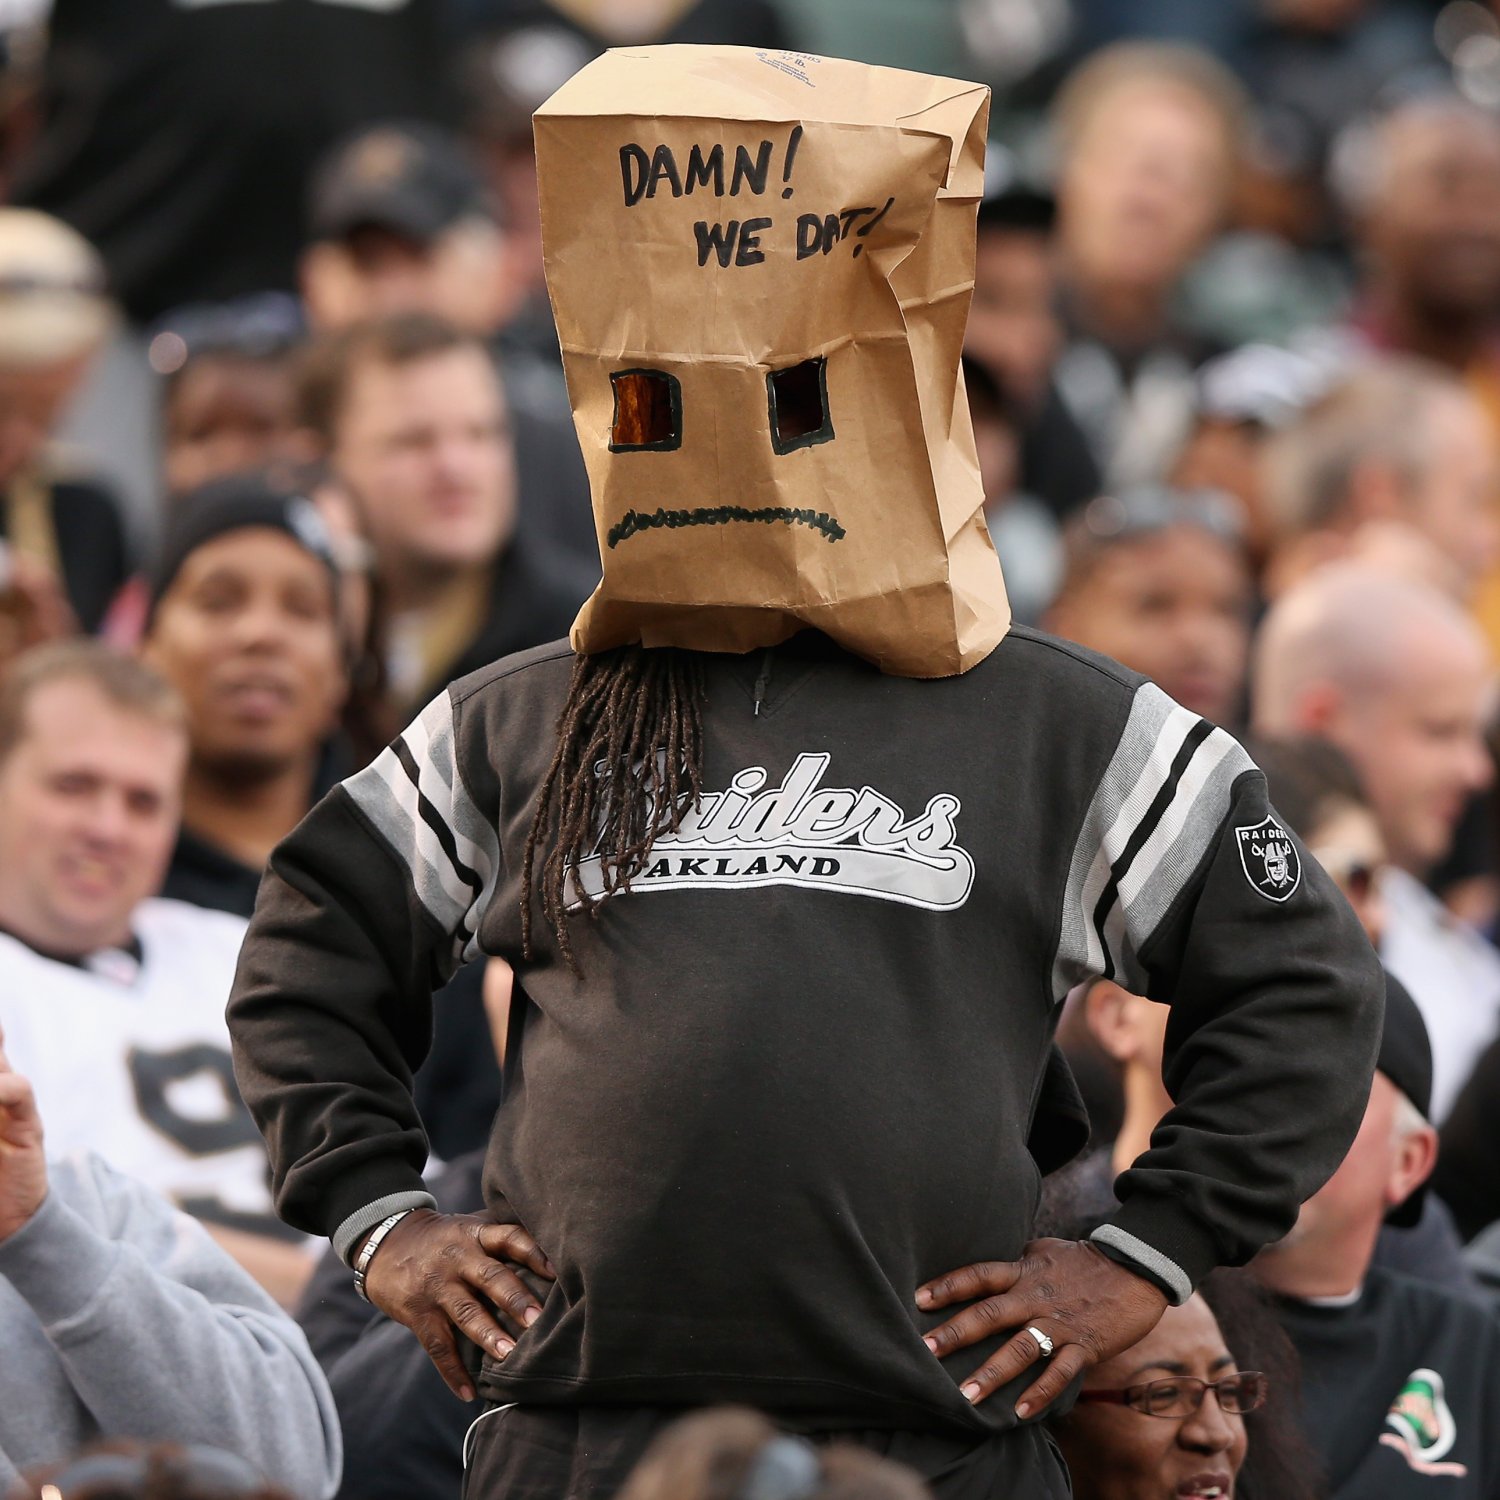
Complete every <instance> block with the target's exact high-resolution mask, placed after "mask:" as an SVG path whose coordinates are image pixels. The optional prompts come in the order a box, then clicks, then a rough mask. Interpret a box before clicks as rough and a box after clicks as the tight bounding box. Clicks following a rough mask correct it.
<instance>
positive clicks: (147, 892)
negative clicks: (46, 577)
mask: <svg viewBox="0 0 1500 1500" xmlns="http://www.w3.org/2000/svg"><path fill="white" fill-rule="evenodd" d="M187 748H188V746H187V729H186V724H185V720H184V715H183V710H182V705H181V703H180V702H179V700H178V699H177V696H176V694H175V693H174V692H173V691H172V689H171V688H170V687H169V686H168V685H167V683H166V682H165V681H163V680H162V679H161V678H160V677H158V676H157V675H156V674H155V673H154V672H153V671H151V670H150V669H149V668H147V667H145V666H143V665H141V664H140V663H138V662H133V661H130V660H128V659H126V658H123V657H119V656H116V655H115V654H113V653H111V652H109V651H107V650H106V649H105V648H103V647H102V646H99V645H97V644H95V643H93V642H86V641H74V642H68V643H65V644H62V645H57V646H50V647H45V648H43V649H41V650H39V651H36V652H33V653H31V654H29V655H28V656H25V657H23V658H22V659H21V660H20V662H19V663H18V664H17V666H16V667H15V669H14V670H13V672H12V673H11V674H10V675H9V676H8V677H7V678H6V679H5V682H4V685H3V687H0V1025H3V1027H4V1029H5V1034H6V1036H7V1038H8V1049H9V1051H10V1054H11V1057H12V1059H13V1061H14V1063H15V1065H16V1066H17V1067H18V1068H20V1069H22V1070H23V1071H24V1072H25V1073H27V1074H28V1075H29V1076H30V1078H31V1080H32V1082H33V1084H34V1086H35V1089H36V1095H37V1100H38V1103H39V1105H40V1107H41V1109H42V1111H43V1113H44V1115H45V1117H46V1119H47V1122H48V1135H49V1142H50V1148H51V1150H52V1151H53V1152H54V1153H55V1154H67V1153H70V1152H73V1151H78V1150H85V1149H88V1150H93V1151H96V1152H98V1153H99V1154H100V1155H101V1156H103V1157H104V1158H105V1159H106V1160H107V1161H108V1162H109V1163H110V1164H111V1165H112V1166H114V1167H116V1168H118V1169H119V1170H121V1171H124V1172H127V1173H129V1174H130V1175H131V1176H133V1177H136V1178H138V1179H139V1180H141V1181H143V1182H145V1183H147V1184H148V1185H149V1186H151V1187H153V1188H155V1189H156V1190H157V1191H158V1192H161V1193H163V1194H164V1195H166V1196H167V1197H168V1198H170V1199H172V1200H173V1201H174V1202H175V1203H176V1204H177V1205H178V1206H179V1207H181V1208H183V1209H185V1210H186V1211H187V1212H189V1213H191V1214H192V1215H194V1216H195V1217H196V1218H199V1219H201V1220H202V1221H204V1223H205V1224H206V1225H207V1226H208V1227H209V1229H210V1232H211V1233H213V1235H214V1237H215V1238H216V1239H218V1240H219V1241H220V1243H221V1244H223V1245H224V1247H225V1248H226V1249H228V1250H229V1251H230V1253H231V1254H233V1255H234V1256H235V1258H236V1259H238V1260H239V1261H240V1262H241V1263H242V1264H243V1265H244V1266H245V1267H246V1268H247V1269H248V1270H250V1271H251V1273H252V1274H254V1275H255V1276H256V1277H257V1279H258V1280H260V1281H261V1283H262V1284H263V1285H264V1286H265V1287H266V1288H267V1289H268V1290H269V1291H271V1292H272V1294H273V1295H275V1296H277V1297H278V1298H279V1299H280V1300H282V1301H284V1302H289V1301H290V1300H292V1299H293V1298H294V1297H295V1296H296V1294H297V1292H298V1291H299V1290H300V1287H301V1284H302V1281H303V1279H304V1277H305V1275H306V1272H307V1270H308V1269H309V1259H308V1255H307V1253H306V1251H305V1249H304V1247H303V1245H302V1244H301V1243H300V1236H294V1237H291V1238H289V1236H288V1231H286V1230H285V1229H283V1228H282V1227H281V1226H280V1225H279V1224H278V1223H277V1222H276V1220H275V1218H274V1216H273V1214H272V1212H271V1202H270V1196H269V1190H268V1186H267V1178H266V1158H265V1149H264V1147H263V1146H262V1144H261V1142H260V1138H259V1135H258V1133H257V1131H256V1129H255V1126H254V1124H253V1123H252V1122H251V1119H250V1116H249V1113H248V1112H247V1111H246V1109H245V1107H244V1105H243V1104H242V1103H241V1101H240V1097H239V1093H238V1090H237V1089H236V1087H235V1082H234V1074H233V1070H232V1068H231V1066H230V1057H229V1034H228V1031H227V1030H226V1028H225V1024H224V1002H225V1000H226V999H227V997H228V994H229V986H230V982H231V980H232V979H233V976H234V965H235V960H236V957H237V955H238V953H239V945H240V939H241V936H242V935H243V932H244V926H245V924H244V923H243V922H242V921H241V920H240V919H239V918H237V917H231V916H226V915H224V914H222V913H219V912H209V911H203V910H200V909H199V908H197V907H192V906H188V905H185V904H184V903H181V902H177V901H166V900H160V899H153V898H152V892H153V891H155V890H156V889H157V888H158V886H159V885H160V883H161V878H162V873H163V870H164V869H165V866H166V862H167V859H168V857H169V856H170V854H171V851H172V846H173V840H174V839H175V837H176V833H177V821H178V813H179V809H180V805H181V783H182V774H183V768H184V765H185V763H186V759H187Z"/></svg>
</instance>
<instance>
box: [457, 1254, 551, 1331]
mask: <svg viewBox="0 0 1500 1500" xmlns="http://www.w3.org/2000/svg"><path fill="white" fill-rule="evenodd" d="M465 1274H466V1275H467V1277H468V1279H469V1281H470V1282H471V1283H472V1284H473V1285H474V1286H476V1287H478V1288H479V1290H480V1291H482V1292H483V1293H484V1295H485V1296H486V1297H487V1298H488V1299H489V1300H490V1301H491V1302H492V1303H494V1305H495V1306H496V1307H497V1308H498V1309H499V1310H500V1312H501V1313H502V1314H504V1315H505V1316H507V1317H509V1318H511V1319H513V1320H514V1321H515V1323H516V1326H517V1327H518V1328H523V1329H524V1328H530V1327H531V1325H532V1324H533V1323H535V1322H536V1320H537V1319H538V1318H539V1317H541V1315H542V1304H541V1303H540V1302H539V1301H537V1298H536V1294H535V1293H534V1292H533V1291H532V1290H531V1288H530V1287H529V1286H527V1285H526V1283H525V1282H524V1281H522V1280H521V1278H520V1277H519V1276H517V1275H516V1273H515V1272H514V1271H512V1270H511V1269H510V1267H509V1266H507V1265H504V1264H503V1263H502V1262H500V1261H498V1260H489V1259H484V1260H481V1261H480V1262H479V1263H478V1264H477V1265H476V1266H474V1267H473V1268H472V1269H469V1268H467V1267H466V1268H465Z"/></svg>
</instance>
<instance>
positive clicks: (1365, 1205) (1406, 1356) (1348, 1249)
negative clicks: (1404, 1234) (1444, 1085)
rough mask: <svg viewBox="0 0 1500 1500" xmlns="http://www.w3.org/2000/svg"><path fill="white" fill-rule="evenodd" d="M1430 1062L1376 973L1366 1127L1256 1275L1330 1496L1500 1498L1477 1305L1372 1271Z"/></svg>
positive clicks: (1426, 1100)
mask: <svg viewBox="0 0 1500 1500" xmlns="http://www.w3.org/2000/svg"><path fill="white" fill-rule="evenodd" d="M1431 1091H1432V1054H1431V1051H1430V1049H1429V1047H1428V1044H1427V1034H1426V1028H1425V1027H1424V1025H1423V1022H1422V1016H1421V1013H1420V1012H1419V1011H1418V1010H1417V1007H1416V1005H1415V1003H1414V1002H1413V1001H1412V999H1411V997H1410V996H1409V995H1408V994H1407V993H1406V991H1405V989H1404V988H1403V987H1402V986H1401V985H1399V984H1398V983H1397V982H1396V981H1395V980H1393V979H1391V978H1389V976H1388V977H1387V985H1386V1007H1385V1029H1384V1035H1383V1039H1382V1042H1381V1049H1380V1058H1379V1061H1378V1063H1377V1072H1376V1075H1375V1080H1374V1083H1373V1085H1372V1088H1371V1093H1370V1103H1369V1107H1368V1109H1367V1110H1366V1113H1365V1119H1364V1124H1363V1125H1362V1126H1361V1128H1360V1132H1359V1135H1358V1136H1357V1137H1356V1139H1355V1142H1354V1144H1353V1145H1352V1146H1351V1147H1350V1148H1349V1154H1348V1156H1347V1157H1346V1158H1345V1160H1344V1164H1343V1165H1342V1166H1341V1167H1340V1168H1339V1170H1338V1171H1337V1172H1336V1173H1335V1174H1334V1175H1333V1177H1332V1178H1330V1179H1329V1181H1328V1183H1327V1184H1326V1185H1325V1186H1324V1187H1323V1188H1322V1189H1321V1190H1320V1191H1319V1192H1318V1193H1316V1194H1315V1195H1314V1196H1313V1197H1312V1198H1311V1199H1310V1200H1309V1201H1308V1202H1307V1203H1306V1204H1305V1205H1304V1206H1303V1209H1302V1213H1301V1215H1300V1217H1299V1218H1298V1221H1297V1224H1296V1226H1295V1227H1294V1228H1293V1230H1292V1232H1291V1233H1290V1234H1289V1235H1287V1236H1286V1238H1285V1239H1283V1240H1282V1241H1281V1242H1280V1243H1278V1244H1276V1245H1272V1246H1270V1247H1268V1248H1267V1249H1266V1250H1264V1251H1262V1252H1261V1254H1260V1255H1259V1256H1258V1257H1257V1258H1256V1260H1255V1262H1254V1264H1253V1269H1254V1271H1255V1273H1256V1275H1257V1276H1258V1277H1259V1279H1260V1281H1261V1282H1262V1284H1263V1285H1265V1286H1266V1287H1268V1288H1269V1289H1270V1290H1271V1291H1273V1292H1274V1293H1276V1295H1277V1299H1278V1300H1277V1313H1278V1316H1279V1318H1280V1319H1281V1323H1282V1326H1283V1327H1284V1328H1285V1329H1286V1331H1287V1333H1288V1335H1289V1336H1290V1337H1291V1340H1292V1342H1293V1344H1295V1345H1296V1347H1297V1352H1298V1354H1299V1356H1300V1357H1301V1360H1302V1376H1303V1382H1302V1389H1303V1429H1304V1431H1305V1432H1306V1435H1307V1437H1308V1439H1309V1441H1310V1442H1311V1443H1312V1445H1313V1447H1314V1448H1315V1449H1316V1450H1317V1452H1318V1454H1319V1456H1320V1458H1321V1460H1322V1464H1323V1468H1324V1471H1325V1476H1326V1479H1327V1484H1328V1490H1327V1493H1328V1495H1329V1497H1330V1500H1367V1497H1369V1496H1373V1495H1379V1496H1380V1497H1381V1500H1404V1497H1407V1496H1413V1497H1421V1496H1428V1495H1431V1494H1432V1493H1433V1481H1434V1478H1435V1477H1439V1478H1441V1480H1442V1487H1443V1491H1444V1493H1445V1494H1447V1495H1450V1496H1453V1497H1455V1500H1468V1497H1482V1500H1494V1497H1496V1496H1500V1428H1497V1426H1496V1424H1495V1420H1494V1415H1495V1412H1496V1410H1497V1409H1500V1326H1497V1325H1496V1323H1495V1321H1494V1319H1493V1318H1492V1317H1491V1316H1490V1314H1489V1312H1488V1310H1487V1308H1486V1307H1485V1305H1484V1304H1483V1303H1482V1302H1481V1301H1479V1300H1478V1299H1477V1298H1476V1297H1473V1296H1471V1295H1467V1294H1464V1293H1461V1292H1456V1291H1453V1290H1451V1289H1449V1288H1447V1287H1441V1286H1437V1285H1434V1284H1433V1283H1431V1282H1429V1281H1419V1280H1417V1279H1416V1278H1414V1277H1408V1276H1405V1275H1402V1274H1401V1273H1399V1272H1394V1271H1387V1270H1385V1269H1383V1268H1382V1267H1379V1266H1377V1265H1375V1264H1373V1263H1372V1255H1373V1252H1374V1248H1375V1242H1376V1238H1377V1235H1378V1234H1379V1231H1380V1226H1381V1223H1382V1221H1384V1220H1386V1219H1387V1218H1388V1217H1395V1218H1396V1219H1398V1220H1403V1221H1405V1222H1412V1220H1413V1219H1414V1217H1415V1215H1416V1213H1417V1212H1418V1207H1417V1198H1418V1195H1419V1194H1420V1192H1421V1190H1422V1186H1423V1183H1424V1182H1425V1180H1426V1178H1427V1176H1428V1174H1429V1173H1430V1172H1431V1170H1432V1165H1433V1160H1434V1157H1435V1154H1436V1149H1437V1137H1436V1132H1435V1131H1434V1130H1433V1129H1432V1127H1431V1126H1430V1125H1429V1124H1428V1123H1427V1121H1426V1111H1427V1109H1428V1108H1429V1107H1430V1100H1431Z"/></svg>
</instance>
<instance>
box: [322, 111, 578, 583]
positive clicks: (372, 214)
mask: <svg viewBox="0 0 1500 1500" xmlns="http://www.w3.org/2000/svg"><path fill="white" fill-rule="evenodd" d="M538 102H540V101H538ZM526 140H527V148H528V150H529V149H530V140H531V129H530V118H529V116H528V119H527V132H526ZM532 192H533V195H534V194H535V184H534V182H533V186H532ZM531 211H532V213H533V215H534V214H535V204H534V203H533V205H532V210H531ZM310 219H311V223H312V235H313V240H312V243H311V244H310V245H309V246H308V248H307V250H306V251H305V252H304V254H303V257H302V267H301V272H302V292H303V297H304V299H305V302H306V306H307V315H308V319H309V321H310V322H311V324H312V326H313V327H314V328H315V329H316V330H318V331H320V332H323V333H338V332H343V331H346V330H348V329H349V328H351V327H353V326H355V325H356V324H361V323H368V322H372V321H377V320H380V319H384V318H397V317H402V316H404V315H407V314H413V313H420V314H424V315H426V316H429V317H435V318H441V319H443V320H444V321H446V322H448V323H451V324H452V325H453V326H454V327H456V328H459V329H462V330H463V331H464V332H465V333H469V334H473V335H475V336H476V337H479V338H482V339H484V340H486V341H487V342H488V343H489V344H490V347H491V353H492V355H493V356H494V357H495V359H496V362H497V364H498V366H499V369H500V373H501V381H502V383H503V385H504V386H505V394H506V404H507V408H508V411H509V426H510V431H511V434H512V441H513V444H514V452H515V467H516V475H517V487H518V493H519V497H520V511H521V517H522V524H523V528H524V530H525V531H526V532H527V533H528V535H531V536H535V537H537V538H538V539H539V540H545V541H546V542H547V543H549V544H550V546H551V548H552V549H553V550H557V551H560V552H565V553H567V554H569V556H570V557H572V558H573V559H575V560H576V561H577V563H578V565H579V568H580V571H583V570H584V569H588V570H590V571H592V569H593V568H594V567H595V565H596V563H595V560H596V558H597V556H598V549H597V546H596V543H595V541H594V528H593V515H592V511H591V509H590V506H589V492H588V476H587V475H586V473H585V472H584V467H583V455H582V454H581V453H580V452H579V448H578V439H577V436H576V435H575V433H574V430H573V422H572V415H571V412H570V411H569V408H568V399H567V390H566V388H565V386H564V385H563V380H562V368H561V364H560V359H561V356H560V355H559V353H558V350H557V337H556V333H555V331H553V330H552V317H551V311H550V308H549V309H547V310H546V312H545V322H546V328H547V344H546V345H544V346H542V347H539V346H538V343H537V341H536V340H535V339H534V338H531V337H530V336H529V335H528V336H523V337H521V338H520V339H516V338H513V337H512V334H513V331H514V329H515V325H516V322H517V319H518V314H520V312H521V307H522V302H523V300H524V298H525V296H526V289H525V286H524V284H523V283H524V275H525V273H524V271H523V270H522V269H520V268H519V267H518V265H517V257H518V252H517V249H516V237H515V235H514V234H512V233H511V231H510V230H509V229H508V227H506V226H505V224H504V223H503V221H502V220H501V219H500V217H499V216H498V214H497V209H496V199H495V197H494V195H493V194H492V193H491V191H490V190H489V188H488V187H487V185H486V183H485V181H484V179H483V178H482V176H481V174H480V171H479V168H478V165H477V163H476V160H475V159H474V158H473V157H471V156H470V155H469V153H468V151H467V150H466V149H465V147H464V145H463V143H462V142H460V141H459V140H458V139H457V138H455V137H453V136H451V135H449V134H447V133H446V132H444V131H441V130H438V129H435V128H432V127H426V126H421V125H413V124H404V123H399V122H392V123H387V124H383V125H378V126H374V127H372V128H370V129H369V130H366V131H363V132H361V133H360V134H359V135H358V136H356V137H354V138H353V139H351V140H349V141H346V142H344V143H343V144H341V145H340V146H339V148H338V149H337V150H335V151H334V152H333V153H331V154H330V156H329V157H328V158H327V159H326V160H325V161H324V162H323V163H322V165H321V166H320V168H319V170H318V173H317V175H316V177H315V179H314V182H313V190H312V194H311V199H310ZM549 346H550V347H549Z"/></svg>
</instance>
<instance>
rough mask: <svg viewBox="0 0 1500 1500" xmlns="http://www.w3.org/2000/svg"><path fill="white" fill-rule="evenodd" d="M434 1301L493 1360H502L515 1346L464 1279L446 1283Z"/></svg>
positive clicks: (513, 1341) (455, 1325) (454, 1324)
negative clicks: (492, 1357)
mask: <svg viewBox="0 0 1500 1500" xmlns="http://www.w3.org/2000/svg"><path fill="white" fill-rule="evenodd" d="M437 1300H438V1306H439V1307H441V1308H442V1310H443V1311H444V1312H445V1313H447V1315H448V1318H449V1320H450V1321H451V1322H452V1324H453V1326H454V1327H455V1328H457V1329H458V1330H459V1331H460V1332H461V1333H464V1334H466V1335H467V1336H468V1337H469V1338H471V1339H473V1341H474V1342H475V1343H476V1344H478V1345H479V1347H480V1348H481V1349H484V1350H486V1351H487V1352H488V1353H490V1354H493V1355H494V1356H495V1358H496V1359H504V1358H505V1356H506V1355H507V1354H509V1353H510V1351H511V1350H512V1349H514V1348H515V1347H516V1341H515V1340H514V1339H513V1338H512V1337H511V1336H510V1335H509V1334H508V1333H507V1332H506V1331H505V1330H504V1329H503V1328H502V1327H501V1326H500V1325H499V1324H498V1323H497V1322H496V1321H495V1319H494V1317H493V1316H492V1315H491V1313H490V1310H489V1308H488V1307H486V1306H485V1305H484V1303H483V1302H481V1300H480V1299H479V1298H478V1297H476V1296H475V1295H474V1291H473V1289H472V1288H471V1287H470V1286H469V1284H468V1283H467V1282H466V1281H450V1282H447V1283H446V1284H445V1285H444V1287H443V1289H442V1291H441V1292H440V1293H439V1295H438V1299H437Z"/></svg>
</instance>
